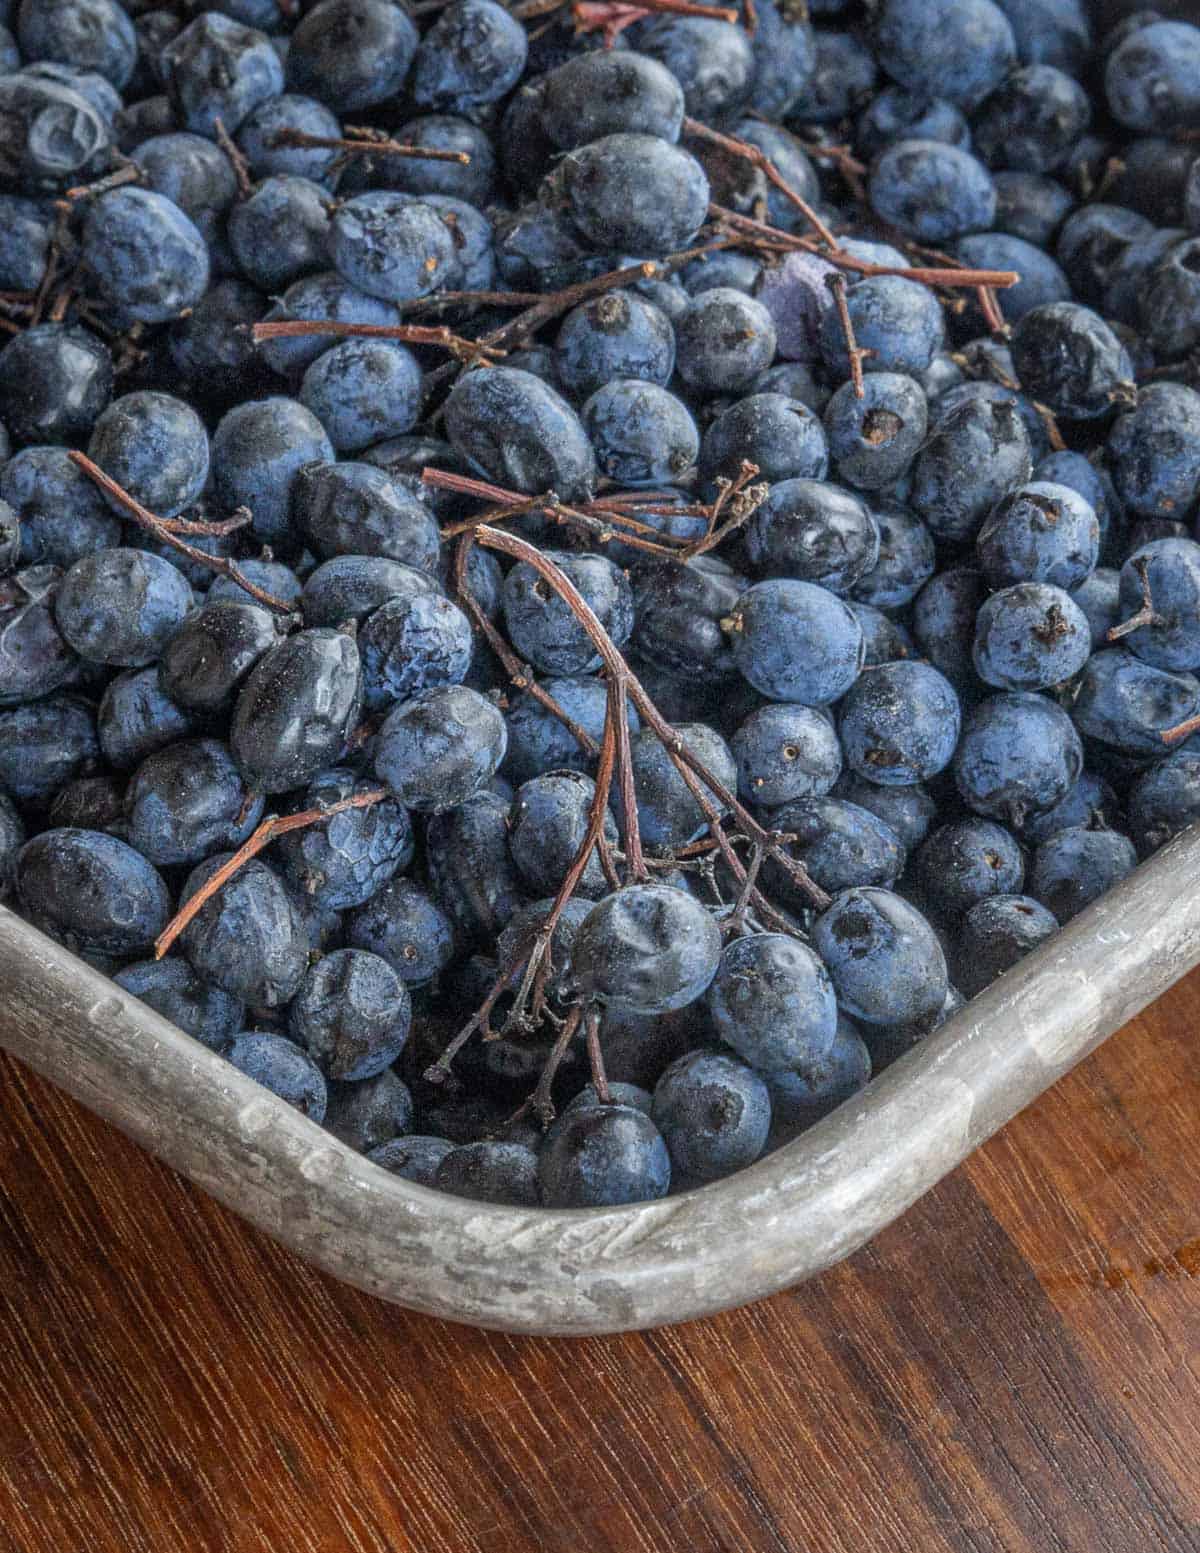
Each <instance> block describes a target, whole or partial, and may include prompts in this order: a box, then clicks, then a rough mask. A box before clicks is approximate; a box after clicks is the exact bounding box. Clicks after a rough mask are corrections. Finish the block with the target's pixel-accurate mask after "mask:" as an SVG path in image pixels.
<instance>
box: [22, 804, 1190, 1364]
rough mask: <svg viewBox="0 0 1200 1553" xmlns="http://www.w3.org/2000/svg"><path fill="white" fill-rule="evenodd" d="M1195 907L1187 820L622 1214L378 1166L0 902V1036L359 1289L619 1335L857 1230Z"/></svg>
mask: <svg viewBox="0 0 1200 1553" xmlns="http://www.w3.org/2000/svg"><path fill="white" fill-rule="evenodd" d="M1198 908H1200V825H1196V826H1193V827H1192V828H1191V829H1189V830H1188V831H1186V832H1184V833H1183V834H1182V835H1181V836H1179V837H1177V838H1176V839H1175V840H1174V841H1172V842H1170V843H1168V845H1167V846H1166V847H1164V848H1163V849H1162V850H1161V851H1159V852H1158V853H1157V854H1156V855H1155V856H1154V857H1152V858H1151V859H1150V860H1149V861H1148V862H1146V863H1144V864H1143V865H1142V866H1141V867H1140V868H1139V869H1137V870H1136V872H1135V873H1134V874H1132V875H1131V876H1130V877H1129V878H1128V879H1126V880H1124V881H1123V882H1122V883H1121V884H1119V885H1118V886H1117V887H1116V888H1115V889H1113V890H1112V891H1110V892H1109V894H1108V895H1106V896H1105V897H1104V898H1103V899H1102V900H1100V901H1098V902H1096V903H1095V904H1094V905H1093V906H1092V907H1090V908H1089V909H1088V910H1087V911H1086V912H1085V913H1083V914H1082V915H1081V916H1080V917H1078V918H1076V920H1075V921H1074V922H1072V923H1070V924H1068V926H1067V927H1065V928H1064V929H1063V930H1062V931H1061V932H1060V933H1059V934H1058V935H1056V937H1055V938H1054V939H1052V940H1051V941H1050V942H1049V943H1047V944H1045V945H1043V946H1042V947H1041V948H1040V949H1039V950H1037V951H1035V952H1034V953H1033V954H1032V955H1030V956H1028V957H1027V958H1026V959H1025V960H1023V961H1022V962H1021V963H1020V964H1019V965H1018V966H1016V967H1014V969H1013V970H1012V971H1010V972H1008V973H1007V974H1006V975H1005V976H1002V977H1001V978H1000V979H999V980H998V981H997V982H995V983H993V985H992V986H991V987H989V988H988V989H987V990H986V991H984V992H983V993H981V994H979V996H978V997H976V998H974V999H973V1000H972V1001H971V1002H970V1003H968V1004H967V1006H966V1007H965V1008H964V1009H963V1010H961V1011H960V1012H959V1013H958V1014H956V1015H954V1016H953V1017H952V1018H951V1019H950V1020H948V1021H947V1023H946V1025H944V1026H943V1027H942V1029H941V1030H940V1031H939V1032H938V1033H937V1034H936V1035H935V1036H933V1037H932V1038H930V1039H929V1040H928V1041H926V1042H924V1043H922V1045H921V1046H919V1047H917V1048H915V1049H914V1050H913V1051H911V1052H909V1053H907V1054H906V1056H904V1057H903V1058H901V1059H900V1061H899V1062H897V1063H895V1064H894V1065H893V1066H892V1067H891V1068H889V1069H888V1070H887V1072H885V1073H884V1074H882V1075H881V1076H880V1077H879V1078H878V1079H876V1080H874V1081H873V1082H872V1083H871V1084H870V1085H869V1086H868V1088H867V1089H866V1090H864V1091H863V1092H862V1093H861V1094H859V1095H857V1096H856V1097H855V1098H854V1099H852V1100H851V1101H849V1102H847V1104H845V1105H843V1106H842V1107H840V1108H839V1110H838V1111H836V1112H835V1113H834V1114H833V1115H832V1116H829V1117H827V1118H826V1119H825V1120H824V1121H822V1122H820V1123H819V1124H818V1125H817V1126H816V1127H814V1128H812V1129H810V1130H809V1131H808V1132H806V1133H804V1134H802V1135H801V1136H800V1137H799V1138H797V1139H796V1140H795V1141H794V1142H792V1143H789V1144H787V1145H785V1146H784V1147H783V1148H781V1149H779V1150H777V1151H776V1152H775V1153H773V1154H771V1155H769V1156H768V1157H767V1158H765V1159H763V1160H760V1161H759V1162H758V1163H757V1164H756V1165H754V1166H752V1167H750V1168H749V1169H748V1170H744V1171H742V1172H740V1173H739V1174H737V1175H735V1176H731V1177H729V1178H727V1179H726V1180H723V1181H719V1182H716V1183H714V1184H712V1185H709V1186H705V1187H702V1188H699V1189H697V1190H695V1191H691V1192H687V1193H683V1194H681V1195H679V1196H677V1197H671V1198H667V1199H665V1200H663V1201H660V1202H653V1203H641V1204H635V1205H632V1206H630V1207H622V1208H592V1209H545V1208H537V1209H518V1208H505V1207H499V1206H494V1205H489V1204H481V1203H472V1202H467V1201H464V1200H462V1199H458V1198H453V1197H449V1196H446V1195H445V1194H442V1193H438V1192H434V1191H431V1190H429V1189H427V1188H425V1187H421V1186H417V1185H415V1184H413V1183H411V1182H408V1181H403V1180H401V1179H399V1178H398V1177H396V1176H392V1175H389V1174H388V1173H387V1172H386V1171H384V1170H383V1169H381V1168H380V1167H379V1166H376V1165H373V1164H371V1163H370V1162H369V1161H368V1160H366V1159H365V1158H364V1157H363V1156H362V1155H359V1154H356V1153H355V1152H354V1151H353V1150H351V1149H349V1148H348V1147H346V1146H345V1145H344V1144H342V1143H339V1142H338V1141H337V1140H336V1139H335V1138H333V1137H332V1136H331V1135H330V1134H328V1133H326V1132H324V1131H323V1130H322V1129H321V1128H319V1127H317V1126H316V1125H315V1124H313V1123H312V1122H310V1121H308V1120H307V1119H306V1118H305V1117H303V1116H301V1115H300V1113H299V1112H298V1111H296V1110H294V1109H293V1108H292V1107H291V1106H289V1105H287V1104H286V1103H285V1102H283V1101H281V1100H279V1099H278V1098H277V1097H276V1096H274V1095H272V1094H270V1093H269V1092H268V1091H266V1090H264V1089H262V1088H261V1087H260V1086H259V1085H257V1084H255V1083H254V1082H253V1081H252V1080H250V1079H248V1078H246V1077H244V1076H243V1075H242V1074H240V1073H238V1072H237V1071H236V1070H235V1069H234V1068H232V1067H231V1066H230V1065H229V1063H227V1062H226V1061H225V1059H224V1058H222V1057H220V1056H218V1055H217V1054H216V1053H214V1052H211V1051H209V1050H208V1049H207V1048H206V1047H204V1046H202V1045H201V1044H200V1043H199V1042H197V1041H195V1040H193V1039H192V1038H191V1037H190V1036H187V1035H185V1034H184V1033H183V1032H182V1031H181V1030H179V1029H177V1028H176V1027H175V1026H174V1025H172V1024H170V1023H169V1022H168V1021H167V1020H165V1019H163V1018H161V1017H160V1016H159V1015H158V1014H156V1013H155V1012H154V1011H153V1010H152V1009H150V1008H149V1007H148V1006H147V1005H145V1004H143V1003H141V1002H139V1001H138V1000H137V999H136V998H133V997H131V996H129V995H128V994H127V993H124V992H123V991H122V990H121V989H120V988H119V987H118V986H117V985H116V984H115V983H114V982H112V981H111V980H110V979H109V978H108V977H107V976H104V975H103V974H102V973H100V972H98V971H96V970H93V969H92V968H91V967H89V966H87V965H86V964H84V962H83V961H81V960H79V959H78V958H77V957H76V956H75V955H73V954H71V953H70V952H69V951H67V950H65V949H63V948H62V947H61V946H60V945H58V944H56V943H54V942H53V941H52V940H50V939H49V938H46V937H45V936H44V935H43V934H41V933H40V932H38V931H37V930H36V929H35V928H33V927H32V926H30V925H29V924H28V923H26V922H25V921H23V920H22V919H21V918H19V917H17V916H16V915H14V914H13V913H12V912H11V911H9V910H8V909H6V908H5V907H3V906H0V1048H3V1049H5V1050H7V1051H9V1052H10V1053H12V1054H13V1055H15V1056H17V1057H18V1058H20V1059H22V1060H23V1061H26V1062H28V1063H29V1064H30V1065H31V1066H32V1067H34V1068H35V1069H37V1071H39V1072H40V1073H42V1074H43V1075H44V1076H45V1077H47V1078H49V1079H50V1080H52V1081H53V1082H54V1083H56V1084H58V1085H59V1086H60V1087H62V1088H64V1089H65V1090H67V1091H68V1092H69V1093H70V1094H72V1095H74V1096H75V1098H76V1099H78V1100H80V1101H82V1103H83V1104H85V1105H86V1106H88V1107H89V1108H90V1109H91V1110H93V1111H95V1112H97V1113H98V1114H99V1115H100V1116H102V1117H104V1118H105V1119H107V1120H108V1121H111V1122H112V1123H114V1124H115V1125H116V1126H117V1127H119V1128H120V1129H121V1130H122V1131H123V1132H125V1133H126V1134H128V1135H129V1136H130V1137H132V1138H133V1139H134V1140H135V1141H137V1142H138V1143H140V1144H141V1145H143V1146H144V1147H146V1148H147V1149H149V1150H150V1152H151V1153H153V1154H155V1155H156V1156H157V1157H158V1158H160V1159H162V1160H163V1161H164V1162H165V1163H167V1164H169V1165H171V1166H172V1167H174V1168H175V1169H176V1170H178V1171H180V1172H181V1173H182V1174H183V1175H185V1176H187V1177H188V1178H189V1179H190V1180H191V1181H193V1182H195V1183H196V1184H197V1185H199V1186H200V1187H202V1188H203V1189H204V1190H206V1191H207V1192H209V1193H210V1194H211V1195H212V1196H214V1197H216V1198H217V1199H218V1200H219V1201H221V1202H222V1203H224V1204H225V1205H226V1206H228V1207H230V1208H232V1209H233V1210H234V1211H235V1212H238V1213H239V1214H241V1215H242V1216H243V1217H245V1218H247V1219H248V1220H249V1221H250V1222H251V1223H253V1224H255V1225H256V1226H257V1227H258V1228H260V1229H262V1230H264V1231H266V1233H268V1234H269V1235H271V1236H273V1237H274V1238H275V1239H276V1240H279V1241H281V1242H282V1243H283V1244H284V1245H286V1246H288V1247H289V1248H290V1249H292V1250H293V1251H295V1252H297V1253H298V1254H299V1255H301V1256H302V1257H304V1258H305V1259H306V1260H307V1261H309V1262H311V1263H313V1264H314V1265H315V1266H317V1267H319V1268H321V1269H322V1270H324V1271H326V1272H328V1273H330V1274H332V1275H333V1276H334V1277H337V1278H340V1279H342V1280H343V1281H345V1282H347V1283H350V1284H353V1285H355V1286H356V1287H358V1288H360V1289H363V1290H366V1291H367V1292H369V1293H372V1294H375V1295H378V1296H379V1297H381V1298H383V1299H385V1300H389V1301H391V1302H393V1303H395V1304H399V1305H403V1306H406V1307H408V1308H410V1309H414V1310H419V1311H423V1312H426V1313H428V1314H431V1315H437V1316H441V1317H445V1318H448V1319H451V1320H456V1321H460V1322H466V1323H469V1324H472V1325H477V1326H485V1327H491V1328H495V1329H499V1330H505V1331H511V1332H521V1333H527V1334H538V1335H549V1334H557V1335H579V1336H583V1335H591V1334H598V1333H608V1332H621V1331H630V1330H636V1329H639V1328H644V1327H651V1326H659V1325H664V1324H668V1323H672V1322H678V1321H685V1320H691V1319H694V1318H697V1317H700V1316H704V1315H708V1314H711V1313H713V1312H715V1311H718V1310H722V1309H726V1308H729V1307H731V1306H735V1305H741V1304H746V1303H749V1302H751V1301H753V1300H756V1299H760V1298H762V1297H764V1296H766V1295H768V1294H772V1293H775V1292H776V1291H778V1290H779V1289H781V1288H785V1287H787V1286H789V1285H791V1284H795V1283H798V1282H800V1281H801V1280H802V1279H804V1278H807V1277H811V1276H812V1275H814V1274H816V1273H818V1272H821V1271H823V1270H824V1269H825V1268H827V1267H829V1266H831V1265H833V1264H834V1263H835V1262H837V1261H840V1260H841V1259H842V1258H843V1257H845V1256H847V1255H849V1254H850V1253H851V1252H852V1251H854V1250H856V1249H857V1248H858V1247H859V1246H861V1245H863V1244H864V1243H865V1242H866V1241H868V1240H869V1239H871V1238H872V1237H873V1236H874V1235H875V1234H877V1233H878V1232H879V1231H880V1230H881V1229H883V1228H884V1227H885V1226H886V1225H888V1224H890V1223H891V1222H893V1220H895V1219H896V1218H898V1217H899V1216H900V1215H901V1214H902V1213H903V1212H904V1211H905V1210H906V1209H907V1208H908V1207H909V1206H911V1204H912V1203H913V1202H915V1201H916V1199H917V1198H918V1197H919V1196H921V1195H922V1194H923V1193H924V1192H925V1191H927V1190H928V1189H929V1188H930V1187H931V1186H933V1185H934V1184H935V1183H936V1182H937V1181H938V1180H940V1179H941V1178H942V1177H943V1176H944V1175H946V1174H948V1173H949V1171H950V1170H952V1169H953V1168H954V1167H955V1166H956V1165H958V1164H959V1163H960V1162H961V1161H962V1160H963V1159H964V1158H965V1157H966V1156H967V1155H968V1154H969V1153H971V1152H972V1151H973V1150H974V1149H975V1148H977V1147H978V1146H979V1144H981V1143H982V1142H984V1141H985V1139H986V1138H988V1137H990V1136H991V1135H992V1133H994V1132H995V1131H997V1130H998V1128H1000V1127H1001V1126H1003V1124H1004V1123H1005V1122H1006V1121H1008V1120H1009V1119H1010V1118H1011V1117H1012V1116H1014V1115H1015V1114H1016V1113H1017V1112H1018V1111H1019V1110H1021V1109H1023V1108H1024V1106H1025V1105H1027V1104H1028V1103H1029V1102H1030V1101H1031V1100H1033V1099H1035V1098H1036V1097H1037V1096H1038V1095H1039V1094H1041V1093H1042V1092H1043V1091H1044V1090H1045V1089H1047V1088H1049V1087H1050V1085H1051V1084H1053V1083H1054V1082H1055V1081H1056V1080H1057V1079H1058V1078H1060V1077H1061V1076H1062V1075H1063V1074H1064V1073H1066V1072H1067V1071H1068V1070H1069V1069H1070V1068H1072V1067H1073V1066H1074V1065H1075V1064H1076V1063H1077V1062H1079V1061H1080V1060H1081V1059H1082V1058H1083V1057H1085V1056H1087V1055H1088V1053H1089V1052H1091V1051H1093V1050H1095V1048H1096V1047H1097V1046H1099V1045H1100V1044H1101V1043H1102V1042H1103V1041H1104V1040H1105V1039H1106V1038H1107V1037H1108V1036H1109V1035H1110V1034H1111V1033H1112V1032H1113V1031H1114V1030H1116V1029H1118V1028H1119V1027H1120V1026H1121V1025H1123V1024H1124V1023H1125V1022H1126V1020H1127V1019H1129V1018H1130V1017H1132V1016H1133V1015H1134V1014H1135V1013H1137V1012H1138V1011H1139V1010H1140V1009H1142V1008H1143V1007H1145V1006H1146V1004H1148V1003H1149V1002H1151V1001H1153V999H1154V998H1156V997H1157V996H1158V995H1159V994H1160V993H1162V992H1164V991H1165V990H1166V989H1167V987H1168V986H1170V985H1171V984H1172V983H1173V982H1174V981H1175V980H1177V979H1178V978H1179V977H1180V976H1182V975H1184V974H1185V973H1186V972H1187V971H1188V970H1190V969H1191V968H1192V966H1193V965H1195V964H1196V963H1197V962H1200V909H1198ZM2 1185H3V1181H2V1178H0V1187H2Z"/></svg>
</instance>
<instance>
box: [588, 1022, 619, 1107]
mask: <svg viewBox="0 0 1200 1553" xmlns="http://www.w3.org/2000/svg"><path fill="white" fill-rule="evenodd" d="M583 1022H584V1028H585V1029H586V1031H587V1054H588V1063H589V1065H590V1067H591V1070H592V1088H593V1089H594V1090H595V1091H596V1099H597V1100H599V1102H600V1104H601V1105H612V1103H613V1097H612V1091H611V1090H610V1089H609V1087H608V1075H607V1074H606V1073H605V1071H604V1054H603V1053H602V1052H601V1050H600V1010H599V1009H598V1008H597V1007H596V1005H595V1004H594V1003H589V1005H588V1007H587V1009H586V1011H585V1013H584V1016H583Z"/></svg>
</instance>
